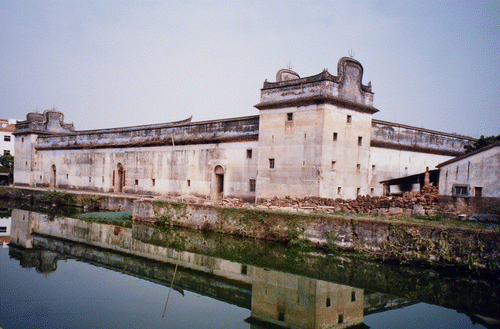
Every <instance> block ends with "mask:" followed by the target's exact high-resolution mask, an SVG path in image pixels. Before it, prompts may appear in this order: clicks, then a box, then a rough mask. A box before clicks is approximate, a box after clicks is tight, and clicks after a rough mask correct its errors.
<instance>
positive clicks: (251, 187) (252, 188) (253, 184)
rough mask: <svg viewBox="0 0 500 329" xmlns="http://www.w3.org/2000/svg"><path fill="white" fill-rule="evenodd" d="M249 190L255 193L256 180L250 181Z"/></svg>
mask: <svg viewBox="0 0 500 329" xmlns="http://www.w3.org/2000/svg"><path fill="white" fill-rule="evenodd" d="M249 190H250V192H255V179H253V178H252V179H250V181H249Z"/></svg>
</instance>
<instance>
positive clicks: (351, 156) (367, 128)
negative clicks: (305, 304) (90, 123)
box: [14, 57, 474, 201]
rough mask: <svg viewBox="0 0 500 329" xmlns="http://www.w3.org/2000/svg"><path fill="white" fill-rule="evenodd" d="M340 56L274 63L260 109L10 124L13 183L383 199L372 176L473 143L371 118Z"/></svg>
mask: <svg viewBox="0 0 500 329" xmlns="http://www.w3.org/2000/svg"><path fill="white" fill-rule="evenodd" d="M362 77H363V67H362V66H361V64H360V63H359V62H357V61H356V60H354V59H352V58H345V57H344V58H341V59H340V60H339V63H338V68H337V75H336V76H335V75H332V74H330V73H329V72H328V71H327V70H324V71H323V72H321V73H320V74H317V75H314V76H310V77H305V78H301V77H300V76H299V75H298V74H297V73H295V72H293V71H291V70H280V71H278V73H277V76H276V82H268V81H267V80H266V81H265V82H264V86H263V88H262V89H261V97H260V102H259V104H257V105H255V107H256V108H257V109H258V110H259V115H255V116H249V117H239V118H231V119H222V120H212V121H203V122H191V119H187V120H184V121H179V122H171V123H163V124H153V125H145V126H135V127H124V128H113V129H99V130H89V131H76V130H75V129H74V127H73V125H72V124H66V123H64V116H63V114H62V113H61V112H59V111H55V110H47V111H45V112H44V113H43V114H39V113H29V114H28V115H27V120H25V121H21V122H18V124H17V133H16V136H17V138H16V154H17V158H16V162H15V168H14V171H15V182H14V183H15V184H16V185H18V186H45V187H60V188H71V189H85V190H93V191H101V192H115V193H121V192H123V193H134V194H154V195H171V196H185V197H189V196H193V197H202V198H211V199H217V198H221V197H238V198H241V199H243V200H246V201H253V200H255V199H256V198H257V199H259V198H270V197H275V196H276V197H285V196H291V197H304V196H317V197H322V198H344V199H350V198H355V197H356V196H357V195H382V194H383V193H384V190H383V185H382V184H381V183H380V182H381V181H384V180H388V179H392V178H397V177H401V176H408V175H413V174H416V173H420V172H422V171H424V170H425V168H426V167H429V168H434V167H435V166H436V165H437V164H439V163H442V162H444V161H447V160H449V159H452V158H453V157H455V156H457V155H460V154H462V153H463V149H464V146H465V145H467V144H469V143H471V142H473V141H474V139H472V138H470V137H464V136H459V135H454V134H447V133H443V132H437V131H431V130H427V129H422V128H416V127H411V126H407V125H401V124H396V123H391V122H386V121H382V120H376V119H373V115H374V114H375V113H377V112H378V109H376V108H374V107H373V96H374V94H373V92H372V88H371V82H369V83H368V84H367V85H364V84H363V83H362Z"/></svg>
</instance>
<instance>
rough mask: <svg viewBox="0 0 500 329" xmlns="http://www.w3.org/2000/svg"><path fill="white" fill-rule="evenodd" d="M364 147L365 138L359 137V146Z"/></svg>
mask: <svg viewBox="0 0 500 329" xmlns="http://www.w3.org/2000/svg"><path fill="white" fill-rule="evenodd" d="M362 145H363V137H361V136H359V137H358V146H362Z"/></svg>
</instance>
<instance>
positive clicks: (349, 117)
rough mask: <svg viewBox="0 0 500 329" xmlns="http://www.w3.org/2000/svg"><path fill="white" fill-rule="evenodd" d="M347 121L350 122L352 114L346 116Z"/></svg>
mask: <svg viewBox="0 0 500 329" xmlns="http://www.w3.org/2000/svg"><path fill="white" fill-rule="evenodd" d="M347 123H352V116H350V115H348V116H347Z"/></svg>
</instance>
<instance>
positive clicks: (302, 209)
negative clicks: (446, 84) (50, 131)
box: [0, 188, 500, 271]
mask: <svg viewBox="0 0 500 329" xmlns="http://www.w3.org/2000/svg"><path fill="white" fill-rule="evenodd" d="M2 196H3V197H10V198H21V197H22V198H23V199H24V200H32V201H33V200H35V202H45V203H47V202H48V204H50V205H52V206H53V205H59V204H68V205H77V206H83V207H87V208H90V207H96V208H97V207H99V208H100V209H108V210H124V209H130V208H132V209H133V217H134V221H135V222H144V223H150V224H157V225H165V226H179V227H186V228H191V229H196V230H202V231H203V230H204V231H213V232H218V233H224V234H232V235H238V236H245V237H251V238H258V239H266V240H274V241H281V242H284V243H289V244H292V245H297V244H298V245H303V244H309V245H314V246H316V247H319V248H326V249H329V250H337V249H345V250H353V251H356V252H361V253H364V254H366V255H370V256H371V257H374V258H377V259H386V260H387V259H388V260H397V261H410V262H419V263H431V264H441V265H443V264H451V265H457V266H464V267H469V268H473V267H475V268H489V269H493V270H496V271H498V269H500V243H499V241H500V231H498V230H489V229H472V228H463V227H460V228H458V227H450V226H446V225H445V222H443V221H432V220H420V219H411V218H409V215H412V214H413V215H414V216H419V212H418V209H420V214H421V215H422V216H424V214H425V216H427V218H429V217H432V216H433V214H435V213H437V208H436V207H437V200H436V198H437V195H436V190H435V189H430V188H429V189H427V190H424V191H423V193H408V194H405V195H404V196H403V197H402V198H386V197H359V198H357V199H356V200H351V201H345V200H339V199H338V200H332V199H317V198H304V199H296V200H293V199H289V198H286V199H284V200H279V199H272V200H259V203H258V204H257V205H250V204H244V203H242V202H240V201H239V200H237V199H229V200H221V201H220V202H218V203H216V204H211V203H208V202H207V201H204V200H194V199H192V200H186V199H184V200H173V199H169V200H159V199H155V198H151V197H149V198H141V197H140V196H125V195H108V196H106V195H89V194H88V193H85V194H84V193H76V192H72V191H64V192H63V191H57V192H56V191H48V190H41V189H39V190H37V189H21V188H0V197H2ZM131 206H132V207H131ZM336 211H340V212H343V213H344V214H342V213H340V214H339V213H337V214H333V212H336ZM359 213H368V214H371V215H362V216H361V215H358V214H359ZM379 215H386V216H379ZM387 215H388V216H387ZM401 217H406V218H401ZM435 219H437V218H435Z"/></svg>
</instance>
